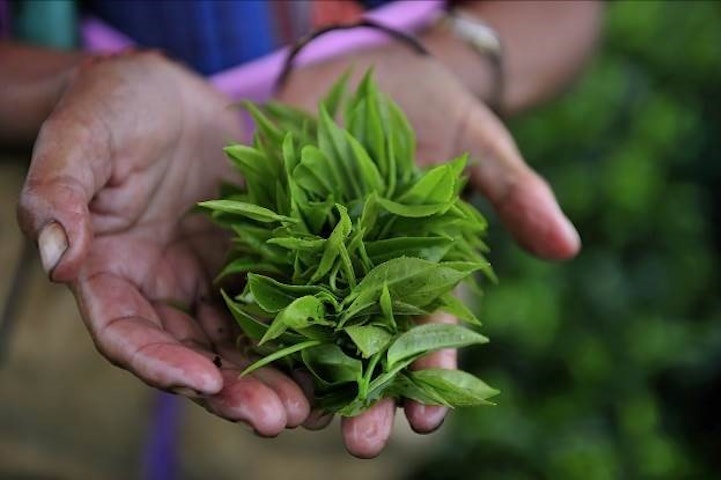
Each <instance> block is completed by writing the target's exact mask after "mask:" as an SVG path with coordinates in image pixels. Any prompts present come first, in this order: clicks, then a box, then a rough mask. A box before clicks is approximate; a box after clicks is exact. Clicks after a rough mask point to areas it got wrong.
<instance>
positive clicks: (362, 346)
mask: <svg viewBox="0 0 721 480" xmlns="http://www.w3.org/2000/svg"><path fill="white" fill-rule="evenodd" d="M345 332H346V333H347V334H348V336H349V337H350V338H351V340H353V343H355V344H356V346H357V347H358V350H360V351H361V353H362V354H363V358H370V357H371V356H372V355H374V354H376V353H377V352H379V351H381V350H383V349H384V348H385V347H386V345H388V343H390V340H391V338H392V337H393V336H392V335H391V334H390V333H388V331H387V330H386V329H385V328H381V327H377V326H375V325H355V326H351V327H347V328H346V329H345Z"/></svg>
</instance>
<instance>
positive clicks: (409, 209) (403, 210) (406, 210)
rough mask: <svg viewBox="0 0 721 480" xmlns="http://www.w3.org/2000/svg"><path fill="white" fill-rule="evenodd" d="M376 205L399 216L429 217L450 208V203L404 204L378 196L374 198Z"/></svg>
mask: <svg viewBox="0 0 721 480" xmlns="http://www.w3.org/2000/svg"><path fill="white" fill-rule="evenodd" d="M376 202H377V203H378V205H380V206H381V207H383V209H384V210H386V211H387V212H390V213H392V214H394V215H398V216H399V217H407V218H422V217H430V216H431V215H434V214H436V213H442V212H445V211H446V210H448V208H450V206H451V205H450V203H435V204H427V205H406V204H403V203H398V202H394V201H393V200H388V199H387V198H378V199H377V200H376Z"/></svg>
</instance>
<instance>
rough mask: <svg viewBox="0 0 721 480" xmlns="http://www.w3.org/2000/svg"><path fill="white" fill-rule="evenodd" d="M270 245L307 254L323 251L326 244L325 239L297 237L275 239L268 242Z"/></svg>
mask: <svg viewBox="0 0 721 480" xmlns="http://www.w3.org/2000/svg"><path fill="white" fill-rule="evenodd" d="M267 243H269V244H271V245H278V246H279V247H283V248H286V249H288V250H302V251H309V252H316V251H320V250H322V249H323V247H324V246H325V243H326V239H325V238H299V237H275V238H271V239H269V240H268V242H267Z"/></svg>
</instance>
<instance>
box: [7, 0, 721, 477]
mask: <svg viewBox="0 0 721 480" xmlns="http://www.w3.org/2000/svg"><path fill="white" fill-rule="evenodd" d="M511 127H512V130H513V132H514V134H515V136H516V139H517V142H518V143H519V145H520V147H521V150H522V151H523V152H524V154H525V156H526V158H527V159H528V161H529V162H530V163H531V164H532V165H533V166H534V167H535V168H537V169H538V170H539V171H540V172H541V173H542V174H543V175H545V176H546V178H547V179H548V180H549V182H550V183H551V184H552V185H553V187H554V189H555V191H556V193H557V196H558V198H559V200H560V202H561V204H562V205H563V207H564V209H565V210H566V211H567V212H568V214H569V216H570V217H571V219H572V220H573V221H574V223H575V224H576V225H577V226H578V229H579V231H580V232H581V236H582V238H583V242H584V249H583V252H582V253H581V255H580V256H579V257H578V258H577V259H576V260H574V261H572V262H568V263H564V264H548V263H543V262H540V261H537V260H534V259H532V258H531V257H529V256H528V255H526V254H524V253H522V252H521V251H520V250H519V249H517V248H516V247H515V246H514V245H513V243H512V242H511V240H510V238H509V237H508V236H507V235H506V234H505V233H504V232H503V231H502V229H501V228H500V226H499V225H498V224H497V223H496V222H495V221H494V223H493V225H492V226H493V228H492V229H491V232H492V235H491V238H490V242H489V243H490V245H491V247H492V249H493V252H492V257H491V258H492V261H493V263H494V265H495V268H496V271H497V273H498V275H499V277H500V278H501V282H500V284H499V285H497V286H492V287H489V288H488V291H487V294H486V296H485V298H484V299H482V300H481V302H480V304H481V305H480V312H481V313H480V315H481V318H482V320H483V321H484V333H485V334H486V335H488V336H489V337H490V338H491V344H489V345H488V346H484V347H479V348H475V349H468V350H469V351H467V352H466V353H465V356H464V358H463V361H464V368H465V369H466V370H469V371H472V372H473V373H476V374H478V375H479V376H481V377H482V378H484V379H486V380H488V382H489V383H490V384H491V385H493V386H495V387H497V388H499V389H501V391H502V394H501V395H500V396H499V397H497V402H498V406H496V407H492V408H477V409H466V410H459V411H457V412H455V413H454V414H453V415H452V417H451V418H450V419H449V421H447V422H446V425H444V427H443V428H442V430H441V431H440V432H438V433H436V434H433V435H431V436H427V437H418V436H416V435H414V434H412V433H410V432H409V431H408V428H407V427H406V426H405V424H404V422H403V420H402V419H400V418H399V419H398V427H399V428H398V430H397V432H396V434H395V435H394V437H393V439H392V440H391V443H390V445H389V448H388V450H387V451H386V452H385V453H384V454H383V455H382V456H381V457H380V458H379V459H376V460H373V461H360V460H355V459H352V458H350V457H349V456H347V455H346V454H345V453H344V451H343V448H342V446H341V443H340V434H339V432H338V426H337V424H336V425H334V426H331V428H330V429H328V430H327V431H324V432H321V433H317V432H304V431H293V432H289V433H288V434H284V435H282V436H281V437H279V438H277V439H272V440H262V439H259V438H257V437H255V436H253V435H252V434H251V433H250V432H248V431H246V430H243V429H242V427H240V426H238V425H233V424H230V423H227V422H224V421H222V420H219V419H217V418H214V417H211V416H210V415H208V414H206V413H205V412H204V411H203V410H202V409H200V408H197V407H195V406H194V405H192V404H191V403H183V402H181V403H179V404H177V405H175V406H174V407H172V408H170V409H167V408H166V409H165V410H164V414H165V415H166V416H167V418H170V419H171V420H172V419H173V418H176V419H177V422H176V423H175V425H176V427H175V428H176V430H173V429H171V430H170V432H171V434H172V435H173V436H174V438H175V439H176V440H177V445H176V447H177V450H176V451H175V455H176V456H177V458H176V460H177V462H176V463H175V465H176V468H177V471H176V472H177V473H178V474H179V476H180V477H181V478H218V479H224V478H247V479H276V478H281V476H291V475H292V476H293V477H294V478H298V479H305V478H308V479H314V478H341V477H343V478H345V479H355V478H359V479H360V478H369V477H370V478H377V479H401V478H409V479H410V478H413V479H460V478H463V479H476V478H478V479H484V480H485V479H504V480H505V479H509V480H511V479H514V480H515V479H545V478H548V479H685V478H689V479H690V478H693V479H695V478H699V479H708V478H719V477H721V409H719V405H720V404H721V295H720V293H721V281H720V280H721V273H719V269H720V267H721V257H720V255H719V251H720V249H719V247H721V226H720V225H721V190H719V189H718V188H717V184H720V183H721V161H720V160H721V158H719V157H720V154H719V152H720V151H721V3H716V2H711V1H709V2H635V1H634V2H613V3H609V4H608V6H607V11H606V32H605V37H604V40H603V44H602V45H601V47H600V49H599V52H598V55H597V56H596V58H595V59H594V60H593V62H592V63H591V64H590V65H589V68H588V69H587V71H586V73H585V75H584V76H583V77H582V78H581V79H580V81H579V82H578V83H577V84H576V86H575V87H574V88H573V89H572V90H571V91H569V92H568V94H567V95H566V96H564V97H563V98H562V99H560V101H557V102H555V103H553V104H551V105H549V106H547V107H545V108H543V109H539V110H537V111H534V112H532V113H529V114H527V115H526V116H524V117H523V118H518V119H514V121H513V122H512V124H511ZM15 157H17V156H15ZM15 157H13V156H8V155H7V154H5V155H4V156H3V157H2V161H0V168H1V169H2V170H1V171H2V174H1V175H0V200H1V201H0V215H1V216H0V226H1V227H2V228H1V230H0V265H2V266H3V267H2V272H3V275H2V276H1V277H2V278H0V288H2V290H0V292H3V293H4V292H8V291H10V288H11V285H10V283H11V278H12V277H11V272H12V269H13V266H14V265H15V264H16V263H17V261H18V260H19V258H20V252H21V251H22V241H21V238H20V235H19V233H18V232H17V229H16V227H15V223H14V203H15V201H16V197H17V193H18V190H19V188H20V185H21V182H22V178H23V174H24V168H25V166H24V161H25V160H24V158H22V157H20V158H17V161H15ZM481 208H482V209H483V211H484V212H485V213H490V209H489V208H488V207H487V206H485V205H482V204H481ZM27 277H28V280H27V284H26V285H27V286H26V288H25V289H23V290H22V291H20V292H18V293H17V295H13V296H12V298H13V299H15V300H16V301H17V307H18V309H17V310H18V317H17V322H16V324H15V328H14V330H13V331H12V332H6V334H5V336H3V337H2V338H3V339H5V340H7V339H8V338H10V341H9V342H6V343H5V344H2V343H0V345H3V346H2V347H0V348H2V350H0V355H2V356H3V357H4V358H3V360H2V363H0V478H3V479H5V478H68V479H76V478H77V479H82V478H111V479H114V478H134V477H137V476H138V475H139V474H140V473H139V472H141V471H142V469H143V468H146V469H147V465H148V463H147V459H144V452H147V451H148V445H149V444H152V443H153V440H154V439H153V423H152V422H157V421H158V416H157V415H156V414H155V412H157V409H158V396H157V395H156V394H155V392H154V391H152V390H150V389H149V388H147V387H145V386H144V385H142V384H140V383H139V382H138V381H136V380H135V379H134V378H132V377H131V376H130V375H129V374H126V373H124V372H122V371H120V370H117V369H115V368H113V367H111V366H110V365H108V364H107V363H106V362H104V361H103V360H101V359H100V357H99V356H98V355H97V353H95V352H94V350H93V347H92V345H91V342H90V340H89V338H88V336H87V334H86V333H85V330H84V327H83V326H82V325H81V322H80V321H79V318H78V316H77V313H76V309H75V306H74V302H73V299H72V297H71V295H70V294H69V293H68V292H67V291H66V290H65V289H64V288H62V287H56V286H52V285H49V284H48V283H47V281H46V280H45V279H44V277H43V275H42V272H41V269H40V266H39V262H37V261H35V263H33V264H32V269H31V271H30V272H28V275H27ZM2 298H4V297H2ZM8 333H12V336H11V337H8V335H7V334H8ZM171 423H172V422H171ZM166 454H167V455H169V458H171V459H172V457H173V452H170V453H167V452H166ZM146 471H147V470H146Z"/></svg>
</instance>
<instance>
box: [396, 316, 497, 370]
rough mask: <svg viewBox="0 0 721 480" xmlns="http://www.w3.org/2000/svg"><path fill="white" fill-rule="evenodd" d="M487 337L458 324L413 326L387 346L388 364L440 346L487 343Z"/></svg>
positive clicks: (417, 355) (458, 346)
mask: <svg viewBox="0 0 721 480" xmlns="http://www.w3.org/2000/svg"><path fill="white" fill-rule="evenodd" d="M487 342H488V339H487V338H486V337H484V336H483V335H481V334H480V333H476V332H474V331H473V330H469V329H467V328H465V327H461V326H459V325H448V324H442V323H428V324H425V325H420V326H417V327H413V328H411V329H410V330H408V331H407V332H405V333H402V334H401V335H399V336H398V338H396V339H395V341H394V342H393V343H392V344H391V346H390V347H389V348H388V354H387V357H386V358H387V359H388V366H389V368H391V367H393V366H394V365H395V364H397V363H398V362H401V361H404V360H408V359H415V358H418V357H420V356H421V355H424V354H426V353H428V352H432V351H435V350H440V349H442V348H460V347H465V346H468V345H474V344H482V343H487Z"/></svg>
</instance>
